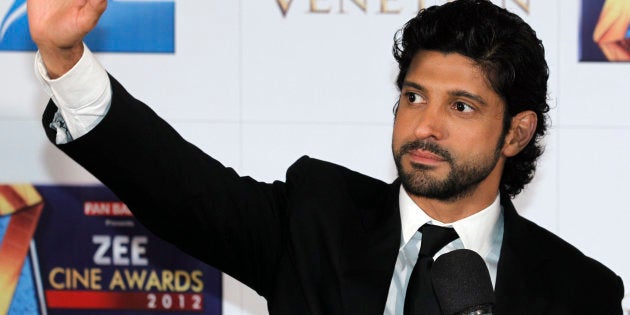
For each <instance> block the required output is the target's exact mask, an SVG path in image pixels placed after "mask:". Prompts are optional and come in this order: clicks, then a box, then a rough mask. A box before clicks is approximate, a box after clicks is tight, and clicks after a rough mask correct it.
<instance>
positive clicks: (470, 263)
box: [431, 249, 495, 315]
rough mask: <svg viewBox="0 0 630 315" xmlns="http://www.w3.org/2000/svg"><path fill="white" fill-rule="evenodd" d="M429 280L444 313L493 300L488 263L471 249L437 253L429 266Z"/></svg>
mask: <svg viewBox="0 0 630 315" xmlns="http://www.w3.org/2000/svg"><path fill="white" fill-rule="evenodd" d="M431 281H432V282H433V290H434V291H435V295H436V297H437V299H438V302H439V303H440V307H441V308H442V312H443V313H444V314H447V315H452V314H457V313H462V312H470V311H474V310H476V309H477V308H479V309H483V308H487V307H488V306H493V305H494V303H495V298H494V290H493V288H492V280H490V273H489V272H488V267H486V264H485V262H484V261H483V259H482V258H481V256H479V254H477V253H476V252H474V251H472V250H469V249H458V250H454V251H451V252H450V253H446V254H443V255H441V256H440V257H438V258H437V259H436V260H435V262H434V263H433V266H432V267H431Z"/></svg>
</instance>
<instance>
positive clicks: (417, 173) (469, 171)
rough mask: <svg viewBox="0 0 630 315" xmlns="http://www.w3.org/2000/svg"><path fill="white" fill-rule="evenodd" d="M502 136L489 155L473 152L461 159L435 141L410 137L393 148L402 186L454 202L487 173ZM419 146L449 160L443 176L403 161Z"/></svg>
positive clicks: (415, 192) (463, 196) (492, 165)
mask: <svg viewBox="0 0 630 315" xmlns="http://www.w3.org/2000/svg"><path fill="white" fill-rule="evenodd" d="M504 139H505V137H504V136H502V137H500V139H499V143H498V144H497V146H496V148H495V150H494V152H493V153H492V154H491V155H490V156H474V157H470V158H468V159H467V160H464V161H456V159H455V158H454V157H453V155H452V154H451V153H450V152H449V151H448V150H446V149H444V148H442V147H440V146H439V145H437V144H435V143H434V142H427V141H423V140H416V141H410V142H407V143H405V144H404V145H402V146H401V147H400V148H399V149H398V150H396V149H394V161H395V163H396V169H397V170H398V177H399V178H400V180H401V183H402V185H403V187H404V188H405V190H406V191H407V192H408V193H410V194H412V195H416V196H420V197H425V198H430V199H437V200H441V201H446V202H454V201H457V200H460V199H462V198H465V197H468V196H470V195H471V194H472V193H473V192H474V190H475V188H477V186H478V185H479V183H481V182H482V181H483V180H484V179H486V178H487V177H488V175H490V173H491V172H492V170H493V169H494V168H495V166H496V165H497V162H498V160H499V157H500V152H501V144H502V143H503V141H504ZM417 149H422V150H425V151H428V152H431V153H433V154H435V155H438V156H440V157H441V158H442V159H444V161H445V162H446V163H448V165H449V168H450V171H449V172H448V174H447V175H446V178H443V179H440V178H437V177H435V176H434V175H432V174H431V170H432V168H433V167H432V166H427V165H423V164H417V163H411V170H406V169H405V167H404V166H403V165H402V158H403V156H404V155H405V154H406V153H409V152H411V151H413V150H417Z"/></svg>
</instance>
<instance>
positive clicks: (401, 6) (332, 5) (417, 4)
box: [276, 0, 530, 17]
mask: <svg viewBox="0 0 630 315" xmlns="http://www.w3.org/2000/svg"><path fill="white" fill-rule="evenodd" d="M296 1H297V2H308V3H307V5H308V10H307V12H308V13H318V14H322V13H324V14H325V13H340V14H346V13H350V12H355V11H356V12H362V13H365V14H367V13H379V14H399V13H403V12H405V11H408V10H414V11H418V10H420V9H424V8H426V7H427V4H426V3H425V1H424V0H413V1H402V0H378V1H370V2H369V3H368V0H296ZM296 1H294V0H276V4H277V5H278V8H279V9H280V13H282V16H283V17H287V15H288V14H289V10H291V6H292V5H293V2H296ZM451 1H453V0H450V1H441V3H446V2H451ZM492 2H493V3H495V4H496V5H500V6H502V7H503V8H508V9H510V10H512V11H514V7H516V8H518V9H519V10H521V11H522V12H524V13H526V14H529V8H530V0H499V1H497V0H495V1H492ZM303 4H304V3H300V5H303Z"/></svg>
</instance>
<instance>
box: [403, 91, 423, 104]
mask: <svg viewBox="0 0 630 315" xmlns="http://www.w3.org/2000/svg"><path fill="white" fill-rule="evenodd" d="M405 97H407V101H408V102H409V103H411V104H420V103H422V102H424V98H423V97H422V95H420V94H418V93H414V92H407V93H405Z"/></svg>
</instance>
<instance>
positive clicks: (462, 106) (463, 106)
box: [453, 101, 475, 113]
mask: <svg viewBox="0 0 630 315" xmlns="http://www.w3.org/2000/svg"><path fill="white" fill-rule="evenodd" d="M453 109H455V110H456V111H458V112H462V113H470V112H473V111H474V110H475V108H474V107H473V106H471V105H470V104H468V103H465V102H461V101H460V102H455V103H453Z"/></svg>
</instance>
